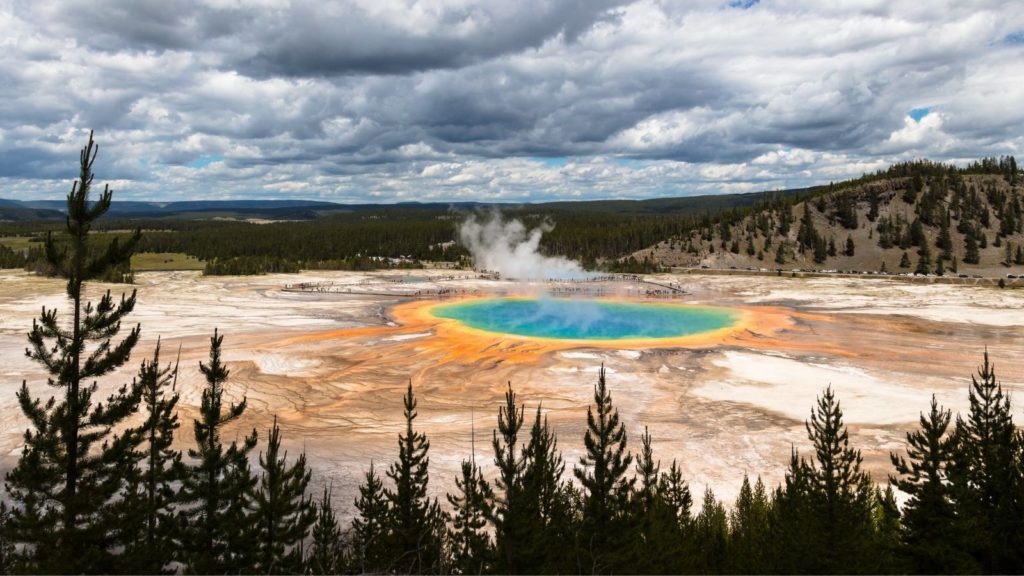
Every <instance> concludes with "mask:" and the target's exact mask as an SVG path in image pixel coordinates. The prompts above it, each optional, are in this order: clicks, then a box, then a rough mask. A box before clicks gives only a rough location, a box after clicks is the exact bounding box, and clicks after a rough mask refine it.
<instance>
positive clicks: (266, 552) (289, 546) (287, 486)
mask: <svg viewBox="0 0 1024 576" xmlns="http://www.w3.org/2000/svg"><path fill="white" fill-rule="evenodd" d="M260 467H261V468H262V469H263V472H262V474H261V475H260V480H259V485H258V486H257V489H256V497H255V502H254V504H255V508H256V520H257V522H258V523H259V524H258V531H259V550H258V554H257V562H258V564H257V569H258V570H259V572H261V573H264V574H290V573H296V572H299V571H301V570H302V564H303V558H302V543H303V541H304V540H305V539H306V536H307V535H308V534H309V529H310V528H311V527H312V525H313V523H314V522H315V521H316V507H315V506H314V504H313V501H312V499H310V498H309V497H308V496H307V495H306V488H307V487H308V486H309V480H310V477H311V476H312V472H311V471H310V470H309V467H308V466H306V454H305V453H302V454H299V457H298V458H297V459H296V460H295V463H293V464H292V465H290V466H289V465H288V453H287V452H285V453H284V454H283V455H282V454H281V428H280V427H279V426H278V425H277V417H276V416H275V417H274V425H273V426H272V427H271V428H270V433H269V435H268V437H267V451H266V453H265V454H260Z"/></svg>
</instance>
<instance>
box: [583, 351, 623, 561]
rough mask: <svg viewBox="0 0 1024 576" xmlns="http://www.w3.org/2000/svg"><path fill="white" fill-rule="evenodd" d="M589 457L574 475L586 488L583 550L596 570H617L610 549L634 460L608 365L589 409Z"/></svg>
mask: <svg viewBox="0 0 1024 576" xmlns="http://www.w3.org/2000/svg"><path fill="white" fill-rule="evenodd" d="M583 443H584V445H585V446H586V455H584V456H583V457H582V458H581V459H580V464H579V466H577V467H575V468H574V469H573V474H574V475H575V476H576V479H577V480H579V482H580V484H581V485H582V486H583V490H584V498H583V527H582V528H583V548H584V552H585V553H586V554H587V555H588V557H589V558H590V560H591V562H592V564H591V568H592V569H593V571H595V572H598V571H605V570H607V569H608V568H610V567H614V562H615V561H616V560H617V559H616V558H614V557H613V556H614V555H613V554H611V552H612V551H611V550H609V544H610V543H611V541H612V539H613V537H614V535H615V534H616V533H617V531H618V528H619V526H620V525H621V520H622V518H623V512H624V511H625V505H626V502H627V498H628V497H629V492H630V489H631V485H632V481H631V480H627V479H626V477H625V474H626V471H627V470H629V466H630V464H632V461H633V457H632V455H631V454H629V452H627V451H626V428H625V426H624V425H623V424H622V423H621V422H620V421H619V411H618V410H616V409H615V408H614V406H612V397H611V394H610V393H609V392H608V388H607V386H606V385H605V371H604V366H603V365H602V366H601V371H600V373H599V374H598V379H597V384H596V385H595V386H594V406H592V407H588V408H587V432H586V434H585V435H584V437H583Z"/></svg>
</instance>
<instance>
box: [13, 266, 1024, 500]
mask: <svg viewBox="0 0 1024 576" xmlns="http://www.w3.org/2000/svg"><path fill="white" fill-rule="evenodd" d="M0 276H2V278H0V280H2V281H0V354H2V355H3V357H4V358H5V359H8V360H7V362H5V365H4V366H0V383H2V384H0V386H2V389H0V413H4V414H8V418H7V420H5V421H4V422H3V427H2V428H0V460H2V462H0V464H2V465H3V466H5V467H9V466H10V465H11V464H12V463H13V462H14V460H15V459H16V458H17V450H18V447H19V446H20V445H21V435H22V434H23V432H24V428H25V422H24V421H23V420H22V419H21V418H20V416H19V414H20V411H19V410H18V408H17V406H16V399H15V396H14V394H15V391H16V389H17V388H18V387H19V386H20V385H21V382H22V380H23V379H24V380H27V381H28V384H29V386H30V387H32V388H33V389H35V390H38V391H40V393H42V391H43V390H44V389H45V386H46V383H45V375H44V374H42V373H41V372H40V371H39V369H38V367H37V366H36V365H35V364H33V363H32V362H31V361H30V360H28V359H27V358H25V356H24V349H25V346H26V340H25V332H26V331H27V330H28V328H29V327H30V326H31V324H32V319H33V317H34V316H36V315H37V314H38V311H39V307H40V306H41V305H45V306H47V307H63V306H65V302H64V298H65V296H64V284H63V282H62V281H60V280H57V279H48V278H41V277H37V276H34V275H31V274H27V273H22V272H13V271H4V272H0ZM651 279H652V280H653V281H655V282H658V283H662V284H666V285H668V284H673V285H679V286H681V287H682V289H683V291H684V293H681V294H678V295H674V296H673V297H664V296H662V297H651V296H650V294H649V293H648V290H649V287H648V286H647V285H644V284H622V285H618V286H614V287H609V289H608V290H607V291H606V293H604V294H603V295H600V296H594V295H581V296H578V297H574V298H564V297H562V296H560V295H559V292H558V289H559V288H560V286H559V285H557V283H556V284H551V283H532V284H525V285H524V284H523V283H515V282H509V281H496V280H485V279H481V278H478V277H477V276H476V275H473V274H471V273H464V274H454V275H453V273H452V272H450V271H431V270H426V271H422V272H420V271H417V272H416V273H415V274H413V275H402V274H394V273H390V274H389V273H352V272H338V273H303V274H302V275H299V276H295V275H268V276H259V277H204V276H201V275H200V274H199V273H196V272H152V273H142V274H139V275H138V276H137V278H136V287H137V288H138V291H139V301H138V305H137V306H136V312H135V313H133V315H132V318H131V321H132V322H133V323H134V322H139V323H140V324H141V325H142V343H141V344H140V348H139V349H138V350H137V352H136V354H137V358H138V359H141V358H144V357H146V355H148V354H151V352H152V349H153V347H154V346H155V344H156V340H157V338H158V337H160V338H161V342H162V346H163V348H164V350H174V351H176V350H177V347H178V345H179V344H180V345H181V347H182V352H181V365H182V367H183V369H182V372H181V375H180V377H179V380H178V384H177V388H178V390H179V391H180V392H181V394H182V399H181V403H180V405H181V406H182V409H183V412H182V414H181V419H182V423H183V428H185V429H188V428H190V426H191V423H190V420H191V418H193V417H194V416H195V413H196V407H197V406H198V404H199V402H200V392H201V390H202V387H203V379H202V376H201V374H200V373H199V370H198V362H199V361H200V360H205V359H206V356H207V353H208V349H209V337H210V335H211V332H212V329H213V327H214V324H211V322H212V321H211V319H213V318H215V319H216V320H215V322H216V327H217V328H219V330H220V332H221V333H222V334H224V335H225V340H224V355H225V359H226V361H227V362H228V367H229V368H230V370H231V375H230V379H229V383H228V386H227V392H228V395H229V396H230V400H233V401H237V400H238V399H240V398H241V397H242V396H245V397H247V398H248V403H249V410H248V411H247V413H246V415H245V416H244V417H243V419H242V420H241V421H239V422H238V423H237V425H236V426H235V427H234V428H232V429H231V430H229V431H228V432H227V433H226V435H225V437H226V438H227V439H231V438H233V437H235V436H236V435H237V436H238V437H241V436H242V435H244V434H246V433H247V432H248V431H250V430H251V429H252V428H254V427H255V428H256V429H257V430H258V431H260V432H261V433H265V432H266V428H267V426H268V425H269V422H270V418H271V416H272V415H276V416H277V417H278V420H279V422H280V423H281V426H282V428H283V430H284V433H285V436H284V437H285V442H286V448H288V449H289V450H291V451H292V452H293V453H294V452H295V451H299V450H303V449H304V450H306V451H307V453H308V455H309V458H310V460H311V461H312V462H313V463H314V465H315V468H316V470H317V475H316V476H315V477H314V483H317V484H318V485H324V484H333V486H334V491H335V493H336V494H338V495H339V498H338V499H337V502H338V503H339V504H341V505H343V506H344V505H348V504H349V503H351V501H352V497H353V496H354V493H355V491H356V487H357V485H358V481H359V477H360V476H361V475H362V474H363V472H364V471H365V467H366V466H367V465H368V463H369V462H370V461H371V460H373V461H374V462H375V463H377V464H378V465H384V464H386V463H388V462H390V461H392V459H393V458H394V455H395V450H396V446H395V441H396V438H397V434H398V432H399V430H400V429H401V427H402V414H401V410H402V406H401V397H402V394H403V392H404V391H405V387H406V386H407V384H408V383H409V382H410V381H411V382H412V383H413V385H414V387H415V389H416V393H417V398H418V400H419V406H418V411H419V417H418V418H417V420H416V423H417V427H418V428H419V429H421V430H422V431H424V432H425V433H427V434H428V436H429V438H430V441H431V452H430V465H431V490H432V491H433V492H434V493H435V494H437V495H441V494H443V493H444V491H446V490H448V489H450V488H451V486H452V481H453V479H454V477H455V474H456V472H457V470H458V466H459V462H460V461H461V460H462V459H463V458H466V457H468V455H469V454H470V451H471V449H472V446H473V431H474V429H475V431H476V454H477V459H478V461H479V462H481V463H487V462H489V461H490V454H488V453H487V452H486V449H485V448H483V447H484V446H486V445H487V443H488V440H489V438H490V430H491V428H493V427H494V426H495V421H496V414H497V409H498V405H499V404H500V403H501V402H502V399H503V394H504V393H505V391H506V390H507V387H508V383H509V382H511V383H512V385H513V386H514V387H515V390H516V393H517V395H518V397H519V399H520V401H521V402H523V403H525V405H526V408H527V411H533V410H536V409H537V407H538V406H541V407H542V410H543V412H544V414H545V415H546V416H547V417H548V418H549V419H550V422H551V425H552V427H553V428H554V430H555V432H556V433H557V434H558V440H559V447H560V448H561V449H562V450H563V451H564V453H565V456H566V459H567V460H568V462H569V463H570V466H571V464H572V463H573V462H574V461H575V460H576V459H577V458H578V457H579V456H580V455H581V453H582V446H583V441H582V440H583V431H584V428H585V426H586V410H587V406H588V405H589V404H590V403H591V402H592V401H593V385H594V382H595V380H596V374H597V370H598V369H599V367H600V366H601V365H602V364H604V365H605V367H606V369H607V371H608V385H609V389H610V390H611V392H612V396H613V399H614V402H615V406H616V407H617V408H618V409H619V411H620V414H621V417H622V420H623V422H625V423H626V425H627V427H628V428H627V429H628V431H629V434H630V447H631V448H633V447H634V446H633V443H634V442H635V441H637V440H638V438H639V436H640V433H641V432H642V431H643V429H644V426H647V427H649V430H650V432H651V434H652V436H653V439H654V440H653V444H654V448H655V453H656V456H657V457H658V458H659V459H661V460H662V462H663V463H667V462H671V460H672V459H677V460H678V461H679V463H680V465H681V467H682V468H683V470H684V472H685V473H686V474H687V475H688V477H689V478H690V479H695V478H696V479H700V481H699V482H704V481H706V482H708V483H709V484H710V485H711V486H712V487H713V488H714V489H715V492H716V494H718V495H719V496H720V497H722V498H731V497H732V496H734V495H735V491H736V490H737V489H738V482H739V480H741V479H742V473H743V472H747V473H748V474H750V475H752V476H757V475H761V476H762V477H763V478H764V479H765V482H766V483H768V484H770V485H772V484H775V483H776V482H779V481H780V480H781V479H782V475H783V472H784V469H785V465H786V462H787V461H788V458H789V454H790V450H791V448H792V447H796V448H797V449H798V450H806V449H807V448H808V443H807V437H806V430H805V428H804V420H805V419H806V418H807V417H808V415H809V413H810V409H811V406H812V404H813V403H814V400H815V397H816V396H817V395H818V394H820V393H821V391H822V390H823V389H824V388H825V387H826V386H829V385H831V386H832V388H833V389H834V390H835V391H836V394H837V395H838V397H839V398H840V400H841V402H842V407H843V411H844V413H845V416H846V421H847V423H848V424H849V426H850V434H851V439H850V440H851V443H853V444H854V445H856V446H858V447H859V448H861V449H862V451H863V453H864V457H865V464H866V466H867V467H868V469H869V470H871V471H872V472H873V474H874V475H875V478H876V479H877V480H879V481H882V482H884V481H885V473H886V472H888V471H889V465H888V455H889V452H890V451H892V450H900V449H902V448H903V446H904V435H905V433H906V431H908V430H910V429H912V428H913V427H914V426H915V425H916V420H917V417H918V413H919V412H920V411H921V410H923V409H926V408H927V406H928V402H929V399H930V397H931V395H932V393H935V394H936V396H937V399H938V400H939V402H940V403H942V404H944V405H946V406H948V407H950V408H953V409H954V410H962V409H963V408H964V407H965V405H966V398H967V394H966V390H967V386H968V384H969V382H970V375H971V372H972V371H973V370H974V368H975V366H976V364H977V363H978V361H979V359H980V354H981V351H982V350H984V348H985V347H986V346H987V347H988V349H989V352H990V354H991V356H992V358H993V360H994V361H995V362H996V367H997V373H998V375H999V378H1000V380H1001V381H1002V383H1003V386H1004V388H1005V389H1008V390H1009V391H1011V392H1014V393H1017V396H1016V397H1019V391H1020V389H1021V383H1022V375H1024V314H1021V313H1020V310H1021V309H1022V306H1024V294H1021V293H1020V291H1009V290H1006V291H999V290H993V289H990V288H981V287H970V286H963V287H960V288H959V289H958V290H949V289H948V287H945V286H941V285H936V286H932V285H916V284H906V283H900V282H895V281H886V280H873V281H861V280H844V279H837V278H832V279H829V278H820V279H800V278H788V277H730V276H675V275H667V274H666V275H656V276H653V277H651ZM296 282H308V283H311V284H314V285H315V284H317V283H322V284H324V285H330V286H333V287H334V290H333V291H324V292H316V291H299V292H296V291H289V290H285V289H284V288H285V286H286V285H288V284H294V283H296ZM108 288H109V289H112V290H113V291H114V292H115V293H118V292H119V291H120V290H121V289H122V288H123V287H122V286H114V285H102V284H98V283H97V284H94V285H91V286H90V287H89V289H90V297H92V298H94V299H95V297H96V296H98V295H99V294H100V293H101V291H104V290H106V289H108ZM561 288H565V289H566V290H570V289H575V285H568V284H567V285H565V286H562V287H561ZM424 294H427V295H429V294H439V295H440V296H438V297H424ZM545 294H549V295H547V296H546V295H545ZM416 296H419V297H416ZM166 354H167V353H166V352H165V355H166ZM135 358H136V357H133V360H135ZM120 376H121V377H122V378H124V379H130V378H131V377H132V376H133V371H132V370H127V371H125V372H124V373H122V374H121V375H120ZM117 381H118V380H117V379H116V378H107V379H105V380H104V382H101V384H102V385H107V384H106V383H109V384H111V385H112V384H114V383H116V382H117ZM101 392H102V391H101ZM1021 405H1022V404H1021V403H1019V402H1017V403H1015V406H1018V408H1016V413H1017V414H1019V413H1020V408H1019V406H1021ZM185 436H187V435H183V437H185ZM289 442H290V444H289ZM694 489H695V490H696V491H697V492H696V493H699V492H700V491H701V490H703V485H702V484H700V483H698V484H696V485H694ZM342 511H343V512H344V513H349V512H351V509H344V510H342Z"/></svg>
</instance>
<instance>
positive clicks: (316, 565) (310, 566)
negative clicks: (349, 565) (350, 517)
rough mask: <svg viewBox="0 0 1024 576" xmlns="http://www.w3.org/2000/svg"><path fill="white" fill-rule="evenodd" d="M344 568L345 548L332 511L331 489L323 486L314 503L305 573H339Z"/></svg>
mask: <svg viewBox="0 0 1024 576" xmlns="http://www.w3.org/2000/svg"><path fill="white" fill-rule="evenodd" d="M344 568H345V549H344V542H343V541H342V535H341V528H340V527H339V526H338V517H337V516H336V515H335V513H334V505H333V503H332V498H331V490H330V489H329V488H328V487H326V486H324V493H323V496H321V497H320V501H319V502H317V503H316V520H315V521H314V522H313V528H312V542H311V543H310V548H309V556H308V557H307V558H306V570H305V572H306V573H307V574H340V573H342V571H343V569H344Z"/></svg>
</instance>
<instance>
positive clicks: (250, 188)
mask: <svg viewBox="0 0 1024 576" xmlns="http://www.w3.org/2000/svg"><path fill="white" fill-rule="evenodd" d="M968 4H969V5H968ZM1012 4H1013V3H1012V2H1009V1H998V0H981V1H979V2H972V3H962V2H961V3H957V2H952V1H951V0H948V1H940V2H938V3H931V4H929V5H927V6H922V5H921V4H920V3H919V2H911V1H903V0H899V1H895V2H892V1H883V0H856V1H853V2H844V3H828V4H827V5H823V4H821V3H820V2H812V1H811V0H765V1H762V2H754V3H751V2H732V3H730V2H723V1H711V0H696V1H693V2H687V3H681V2H670V1H660V0H635V1H616V0H602V1H585V0H527V1H524V2H499V1H496V0H491V1H484V0H421V1H415V0H392V1H384V0H372V1H371V0H349V1H346V2H312V1H309V0H292V1H288V0H259V1H257V2H251V3H245V4H244V5H243V4H241V3H236V2H233V1H229V0H160V1H150V0H140V1H138V2H119V1H115V0H102V1H97V0H90V1H88V2H86V1H85V0H67V1H60V2H58V1H39V2H26V1H24V0H14V1H13V2H9V3H7V4H5V5H2V6H0V25H3V26H4V29H5V38H3V39H0V48H2V52H0V53H2V54H3V56H0V77H2V78H4V79H5V81H4V82H3V83H0V154H2V156H0V157H2V158H3V161H2V162H0V197H8V196H17V195H22V196H26V197H59V196H60V195H61V194H63V193H65V192H66V190H65V188H66V187H67V182H66V180H67V179H69V178H73V177H74V162H75V159H76V154H77V149H78V148H79V147H80V146H81V145H82V142H83V141H84V138H85V134H86V133H87V131H88V129H90V128H95V129H96V130H97V135H98V138H99V140H100V143H101V145H102V146H103V147H102V149H101V156H102V160H100V162H99V165H100V166H98V167H99V171H100V174H99V177H100V178H101V179H102V178H107V179H110V180H112V181H114V182H115V184H116V186H115V187H116V188H117V190H118V191H119V192H120V194H122V196H121V197H123V198H129V197H138V198H153V197H166V198H182V197H195V196H200V195H201V196H209V197H223V196H232V195H234V196H257V197H282V196H291V197H304V198H328V199H331V198H333V199H337V200H345V201H362V200H373V201H406V200H412V199H425V200H427V199H429V200H445V199H452V200H461V199H470V198H479V199H484V200H487V199H494V200H497V199H501V200H515V199H520V200H542V199H550V198H587V197H642V196H651V195H670V194H680V195H682V194H695V193H716V192H734V191H743V190H758V189H764V188H774V187H782V186H802V185H807V184H812V183H817V182H822V181H828V180H835V179H838V178H842V177H847V176H856V175H859V174H860V173H861V172H863V171H865V170H874V169H877V168H879V167H882V166H884V165H886V164H887V163H889V162H892V161H895V160H900V159H905V158H915V157H930V158H933V159H937V160H951V161H963V160H966V159H970V158H973V157H977V156H980V155H991V154H996V155H998V154H1017V155H1021V154H1022V148H1024V136H1022V135H1024V130H1022V129H1024V108H1021V106H1020V102H1022V101H1024V58H1022V56H1024V43H1021V42H1018V41H1017V40H1016V39H1017V38H1019V36H1020V30H1022V29H1024V15H1022V14H1021V13H1020V11H1018V10H1013V5H1012ZM922 108H926V109H928V110H929V112H928V114H927V115H926V116H925V117H924V118H922V119H921V120H911V119H909V118H908V116H907V114H908V113H909V111H910V110H912V109H922Z"/></svg>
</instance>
